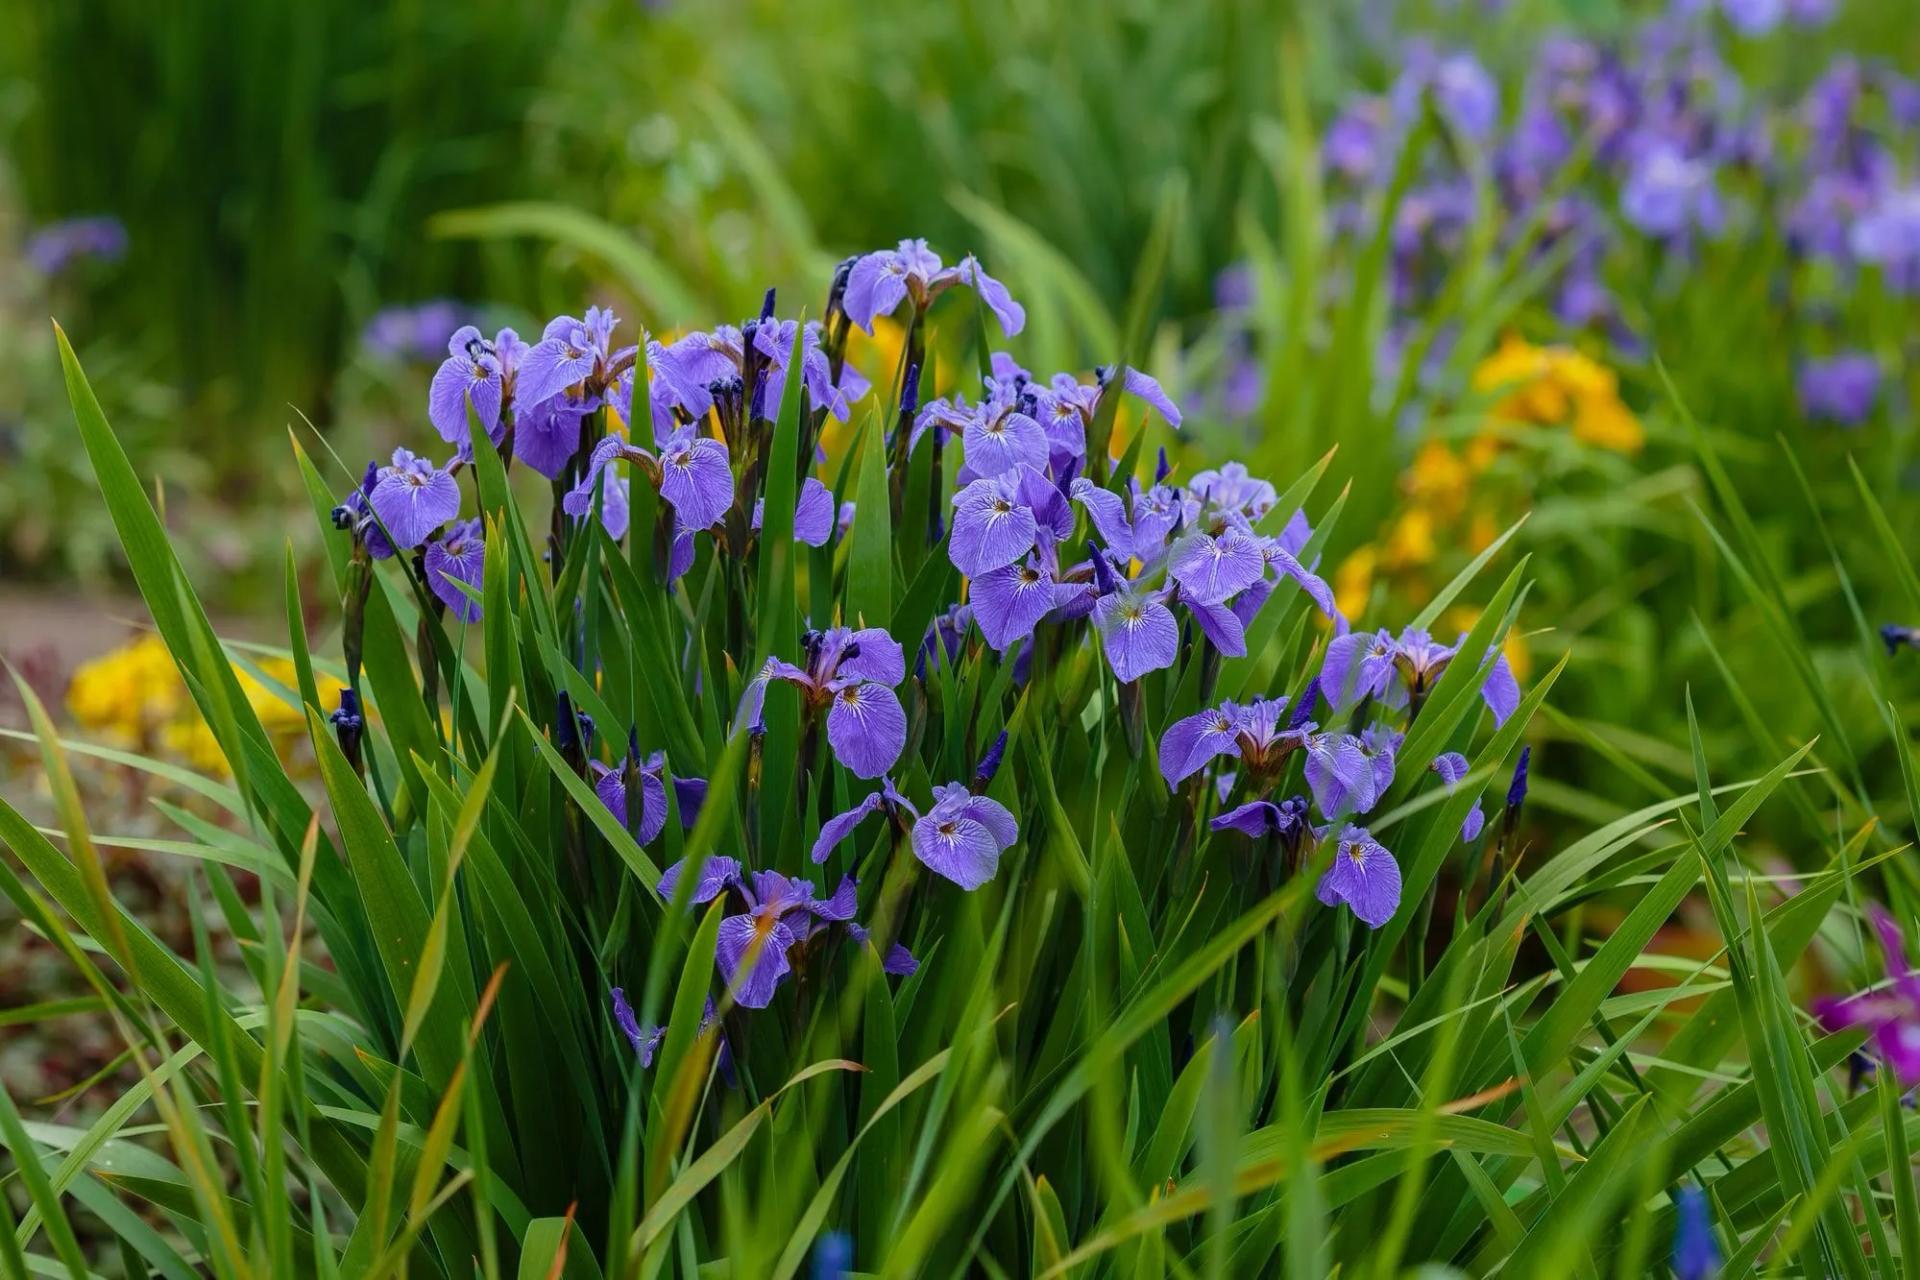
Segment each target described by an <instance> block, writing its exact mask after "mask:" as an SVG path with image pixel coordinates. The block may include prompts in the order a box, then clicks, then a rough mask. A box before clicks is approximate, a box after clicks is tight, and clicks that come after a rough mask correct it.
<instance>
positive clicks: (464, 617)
mask: <svg viewBox="0 0 1920 1280" xmlns="http://www.w3.org/2000/svg"><path fill="white" fill-rule="evenodd" d="M486 558H487V544H486V538H485V535H484V532H483V531H482V529H481V525H480V519H479V517H478V516H476V517H474V518H473V519H471V520H456V521H454V523H453V526H452V527H451V528H449V529H448V530H447V532H446V534H445V535H444V536H443V537H441V538H438V539H436V540H435V541H433V542H429V543H428V544H427V557H426V560H427V586H429V587H431V588H432V589H433V594H434V595H436V596H438V597H440V600H441V602H442V603H444V604H445V605H446V606H447V608H448V609H450V610H452V612H453V616H454V617H455V618H457V619H458V620H460V621H461V622H478V621H480V602H479V601H478V600H475V599H474V598H473V597H472V596H470V595H468V594H467V593H466V592H464V591H462V590H461V589H460V588H459V587H457V586H455V585H454V584H455V583H456V582H463V583H465V584H466V585H467V586H470V587H472V588H474V589H475V590H476V591H477V590H479V588H480V575H481V571H482V570H483V569H484V567H485V565H486Z"/></svg>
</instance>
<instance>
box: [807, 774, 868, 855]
mask: <svg viewBox="0 0 1920 1280" xmlns="http://www.w3.org/2000/svg"><path fill="white" fill-rule="evenodd" d="M885 798H886V797H885V796H883V795H882V794H881V793H880V792H878V791H876V792H874V793H873V794H872V795H870V796H868V797H866V798H865V799H864V800H862V801H860V803H858V804H856V805H854V806H853V808H851V809H849V810H847V811H846V812H845V813H836V814H834V815H833V816H832V817H831V818H828V819H827V820H826V821H825V822H823V823H821V824H820V836H819V838H818V839H817V840H815V841H814V842H813V860H814V861H815V862H825V861H826V860H827V855H828V854H830V853H832V852H833V851H834V849H835V847H837V846H838V845H839V843H840V842H841V841H842V840H845V839H846V838H847V837H848V836H850V835H852V834H853V833H854V829H855V828H857V827H858V826H859V825H860V824H861V823H862V822H865V821H866V820H867V818H868V817H870V816H871V815H873V814H876V813H878V812H880V807H881V804H882V803H883V802H884V800H885Z"/></svg>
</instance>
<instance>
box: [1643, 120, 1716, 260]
mask: <svg viewBox="0 0 1920 1280" xmlns="http://www.w3.org/2000/svg"><path fill="white" fill-rule="evenodd" d="M1620 210H1621V212H1622V213H1623V214H1625V215H1626V219H1627V221H1628V222H1631V223H1632V224H1633V225H1634V226H1636V227H1638V228H1639V229H1640V230H1641V231H1644V232H1646V233H1647V234H1648V235H1651V236H1657V237H1660V238H1661V239H1668V240H1671V239H1677V238H1678V237H1680V236H1683V235H1685V234H1686V233H1687V232H1688V231H1690V230H1693V229H1696V228H1697V229H1698V230H1700V231H1701V232H1703V233H1705V234H1707V235H1714V234H1716V233H1717V232H1718V231H1719V230H1720V227H1721V225H1722V223H1723V221H1724V211H1723V209H1722V207H1721V203H1720V193H1719V190H1718V188H1717V187H1716V186H1715V185H1714V175H1713V166H1712V164H1711V163H1710V162H1709V161H1707V160H1705V159H1702V158H1699V157H1695V156H1689V155H1687V154H1686V153H1685V152H1684V151H1682V150H1681V149H1680V148H1679V147H1677V146H1675V145H1674V144H1673V143H1672V142H1669V141H1667V140H1666V139H1664V138H1657V139H1652V140H1649V141H1648V142H1646V144H1645V145H1644V146H1643V147H1642V148H1641V150H1640V152H1639V154H1638V155H1637V156H1636V157H1635V158H1634V162H1633V167H1632V168H1631V169H1630V170H1629V171H1628V174H1627V180H1626V183H1625V184H1624V185H1623V186H1622V187H1621V189H1620Z"/></svg>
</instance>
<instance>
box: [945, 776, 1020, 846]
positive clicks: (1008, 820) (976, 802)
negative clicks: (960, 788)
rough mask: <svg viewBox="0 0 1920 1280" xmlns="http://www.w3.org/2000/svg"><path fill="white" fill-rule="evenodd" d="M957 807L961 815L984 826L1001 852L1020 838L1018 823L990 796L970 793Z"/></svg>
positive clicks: (1004, 807)
mask: <svg viewBox="0 0 1920 1280" xmlns="http://www.w3.org/2000/svg"><path fill="white" fill-rule="evenodd" d="M955 785H958V784H955ZM959 809H960V814H961V816H963V817H967V818H971V819H973V820H974V821H975V822H977V823H979V824H980V825H981V826H983V827H985V828H986V829H987V833H988V834H989V835H991V836H992V837H993V841H994V843H995V844H997V845H999V846H1000V849H1001V851H1002V852H1005V851H1006V850H1008V849H1011V848H1012V847H1013V846H1014V843H1015V842H1016V841H1017V840H1019V839H1020V823H1019V822H1018V821H1017V820H1016V819H1015V818H1014V816H1013V814H1012V813H1011V812H1010V811H1009V810H1008V809H1007V807H1006V806H1005V805H1003V804H1001V803H1000V802H999V801H998V800H995V799H993V798H992V797H991V796H975V795H970V796H968V797H967V798H966V799H964V800H962V801H961V802H960V806H959Z"/></svg>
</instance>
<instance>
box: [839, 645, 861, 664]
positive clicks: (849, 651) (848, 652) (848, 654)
mask: <svg viewBox="0 0 1920 1280" xmlns="http://www.w3.org/2000/svg"><path fill="white" fill-rule="evenodd" d="M859 656H860V645H859V642H858V641H855V642H854V643H853V644H850V645H848V646H847V647H846V648H844V649H842V650H841V651H840V661H841V662H852V661H853V660H854V659H855V658H857V657H859Z"/></svg>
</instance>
